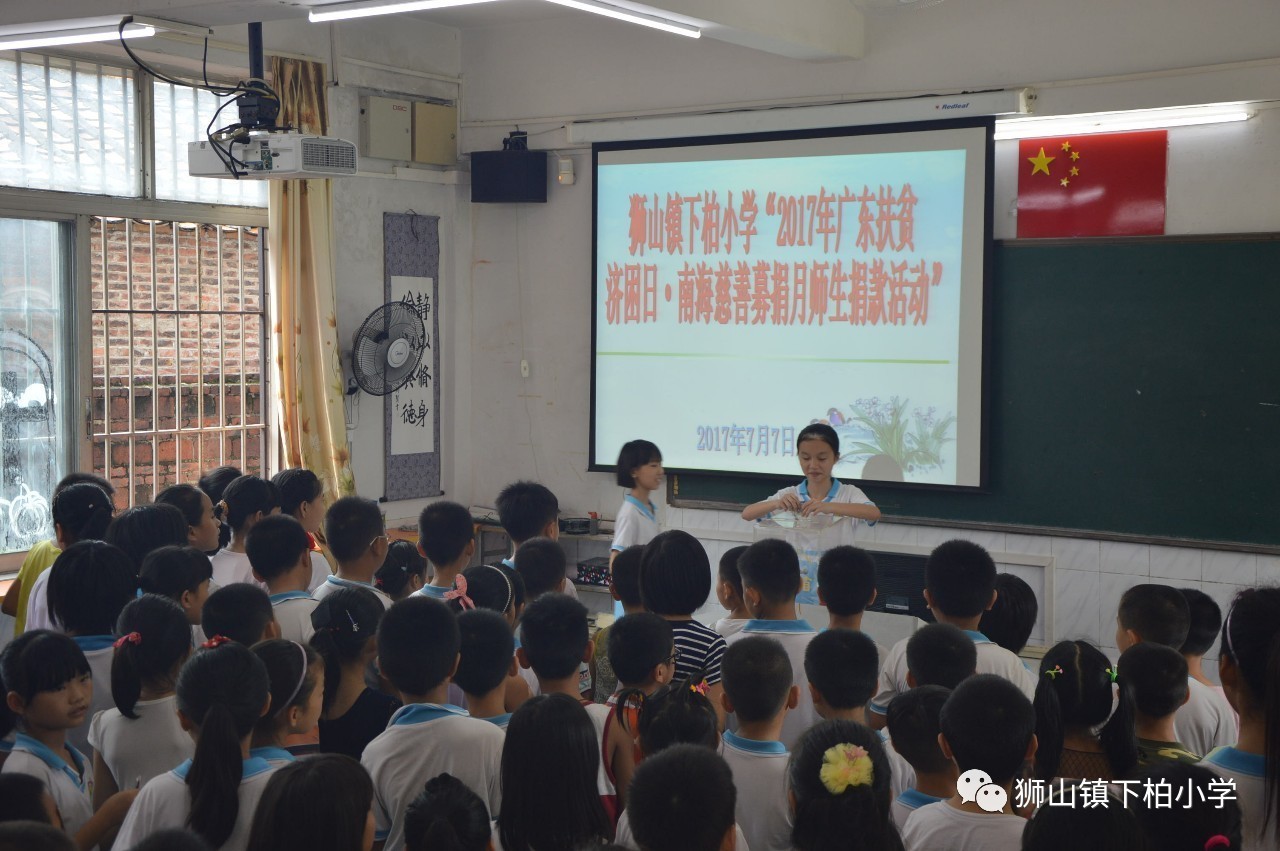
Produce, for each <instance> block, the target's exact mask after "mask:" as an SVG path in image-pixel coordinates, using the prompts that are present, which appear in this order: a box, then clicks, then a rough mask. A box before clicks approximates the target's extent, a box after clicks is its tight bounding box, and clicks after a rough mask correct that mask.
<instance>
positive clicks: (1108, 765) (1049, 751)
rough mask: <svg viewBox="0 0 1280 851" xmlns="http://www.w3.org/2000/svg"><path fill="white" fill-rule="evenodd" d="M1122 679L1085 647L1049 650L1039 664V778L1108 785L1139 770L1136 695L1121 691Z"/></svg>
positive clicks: (1068, 644)
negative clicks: (1100, 782)
mask: <svg viewBox="0 0 1280 851" xmlns="http://www.w3.org/2000/svg"><path fill="white" fill-rule="evenodd" d="M1123 676H1124V672H1123V671H1121V670H1120V669H1119V667H1118V666H1117V665H1113V664H1112V663H1111V661H1110V660H1109V659H1107V657H1106V656H1105V655H1104V654H1103V653H1102V651H1101V650H1099V649H1098V648H1096V647H1094V646H1093V645H1092V644H1090V643H1089V642H1087V641H1060V642H1058V643H1057V644H1055V645H1054V646H1053V647H1052V648H1050V650H1049V652H1048V653H1046V654H1045V655H1044V658H1043V659H1042V660H1041V661H1040V682H1039V684H1038V685H1037V686H1036V696H1035V701H1034V706H1035V713H1036V738H1037V740H1038V741H1039V747H1038V749H1037V750H1036V777H1038V778H1040V779H1041V780H1052V779H1054V778H1057V777H1065V778H1072V779H1076V780H1108V781H1109V780H1116V779H1118V778H1121V777H1124V776H1125V775H1127V774H1128V773H1129V772H1130V771H1132V770H1133V769H1134V768H1135V767H1136V766H1137V764H1138V739H1137V734H1136V732H1135V728H1134V706H1133V691H1132V689H1127V688H1121V689H1118V688H1117V686H1118V683H1119V680H1120V679H1121V678H1122V677H1123ZM1117 692H1118V693H1117ZM1113 710H1114V711H1113ZM1099 728H1101V729H1099ZM1094 730H1098V733H1097V734H1095V733H1094V732H1093V731H1094Z"/></svg>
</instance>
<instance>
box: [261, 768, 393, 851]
mask: <svg viewBox="0 0 1280 851" xmlns="http://www.w3.org/2000/svg"><path fill="white" fill-rule="evenodd" d="M372 804H374V782H372V781H371V779H370V778H369V774H367V773H366V772H365V769H364V768H362V767H361V765H360V763H357V761H356V760H353V759H352V758H349V756H344V755H343V754H319V755H316V756H308V758H307V759H300V760H297V761H296V763H289V764H288V765H285V767H284V768H282V769H279V770H278V772H275V773H274V774H271V779H269V781H268V782H266V788H265V790H262V797H261V799H260V800H259V804H257V809H256V810H253V825H252V828H251V829H250V839H248V846H247V848H246V851H347V850H348V848H360V847H362V845H361V843H362V841H364V838H365V827H366V823H367V819H369V810H370V807H371V806H372Z"/></svg>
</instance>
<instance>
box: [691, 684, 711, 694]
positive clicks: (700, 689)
mask: <svg viewBox="0 0 1280 851" xmlns="http://www.w3.org/2000/svg"><path fill="white" fill-rule="evenodd" d="M709 688H710V686H708V685H707V681H706V680H703V681H702V682H700V683H697V684H694V683H689V691H691V692H693V693H694V694H700V695H702V696H703V697H706V696H707V689H709Z"/></svg>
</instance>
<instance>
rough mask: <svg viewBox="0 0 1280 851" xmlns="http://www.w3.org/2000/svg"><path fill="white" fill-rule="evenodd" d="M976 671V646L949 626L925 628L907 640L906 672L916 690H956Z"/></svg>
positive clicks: (933, 625)
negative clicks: (936, 687) (916, 686)
mask: <svg viewBox="0 0 1280 851" xmlns="http://www.w3.org/2000/svg"><path fill="white" fill-rule="evenodd" d="M977 667H978V647H977V645H975V644H974V643H973V639H972V638H970V637H969V636H967V635H965V634H964V630H962V629H959V628H957V627H954V626H952V625H951V624H949V623H931V624H928V625H926V626H923V627H921V628H920V629H918V630H916V632H915V634H913V635H912V636H911V637H910V638H908V639H907V670H908V671H910V672H911V678H912V679H914V680H915V681H916V685H918V686H943V687H944V688H955V687H956V686H958V685H960V683H961V681H963V680H965V679H967V678H968V677H971V676H973V672H974V671H975V670H976V669H977Z"/></svg>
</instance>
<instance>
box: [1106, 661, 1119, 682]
mask: <svg viewBox="0 0 1280 851" xmlns="http://www.w3.org/2000/svg"><path fill="white" fill-rule="evenodd" d="M1107 676H1109V677H1111V682H1113V683H1114V682H1115V681H1116V680H1117V679H1119V677H1120V666H1119V665H1117V666H1116V667H1114V668H1107Z"/></svg>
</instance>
